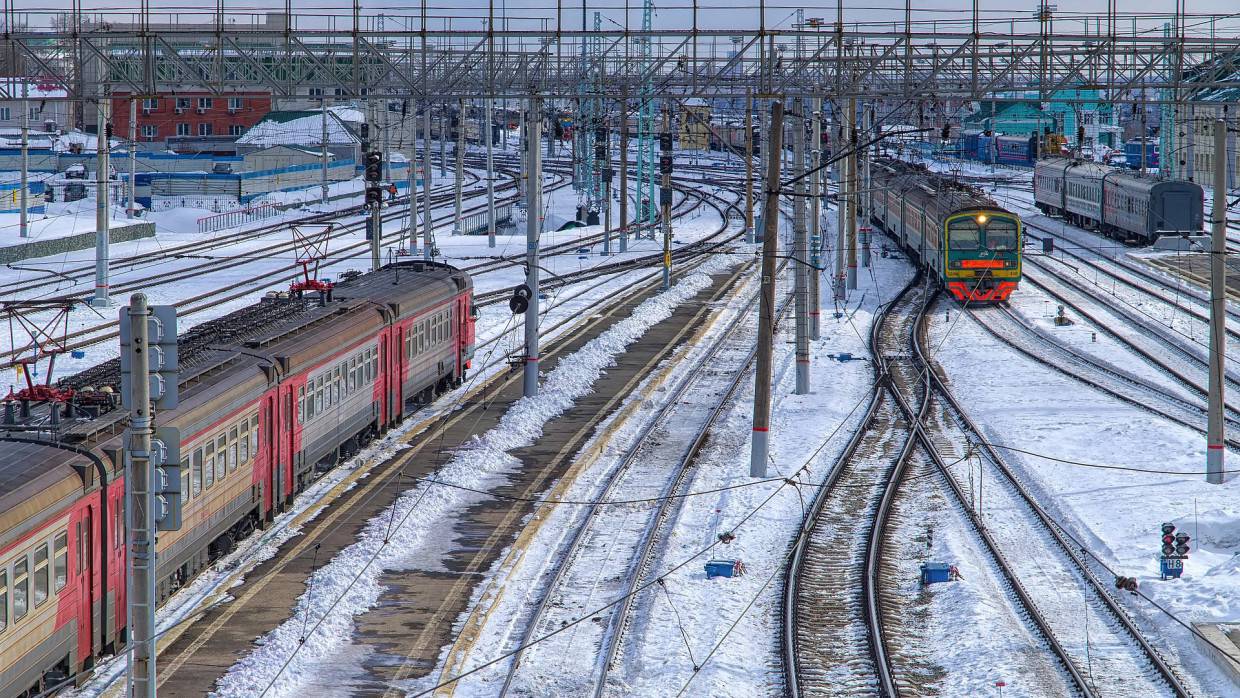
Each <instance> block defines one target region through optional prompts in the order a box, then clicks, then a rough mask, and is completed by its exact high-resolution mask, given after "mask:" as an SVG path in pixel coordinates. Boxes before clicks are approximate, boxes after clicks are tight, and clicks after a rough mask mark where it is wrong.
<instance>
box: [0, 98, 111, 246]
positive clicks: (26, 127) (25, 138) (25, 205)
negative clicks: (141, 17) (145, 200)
mask: <svg viewBox="0 0 1240 698" xmlns="http://www.w3.org/2000/svg"><path fill="white" fill-rule="evenodd" d="M27 89H28V83H27V80H26V78H22V106H21V110H22V122H21V123H22V167H21V169H22V174H21V191H20V192H19V193H18V198H20V199H21V203H20V207H21V215H20V216H19V218H20V220H19V222H18V225H17V231H18V233H17V234H18V236H19V237H24V238H28V237H30V213H29V210H28V209H29V199H28V197H27V193H26V190H27V189H29V188H30V103H29V102H27V101H26V97H27V95H28V94H29V93H28V92H27ZM129 124H130V126H129V130H130V132H131V133H132V132H133V111H132V110H131V111H130V113H129ZM130 198H131V200H132V195H131V197H130Z"/></svg>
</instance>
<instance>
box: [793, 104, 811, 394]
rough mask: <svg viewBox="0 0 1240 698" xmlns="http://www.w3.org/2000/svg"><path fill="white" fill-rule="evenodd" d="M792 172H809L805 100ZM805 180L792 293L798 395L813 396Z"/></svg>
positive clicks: (799, 109) (797, 204) (796, 211)
mask: <svg viewBox="0 0 1240 698" xmlns="http://www.w3.org/2000/svg"><path fill="white" fill-rule="evenodd" d="M793 104H794V106H793V109H794V110H795V111H796V115H795V116H796V118H795V119H794V120H793V128H792V151H793V152H792V158H793V161H792V171H793V173H795V175H796V176H798V177H800V176H801V175H803V174H804V173H805V126H806V123H805V100H803V99H798V100H796V102H794V103H793ZM805 193H806V192H805V178H804V177H801V178H800V179H798V180H797V182H796V185H795V189H794V190H793V199H792V249H793V252H792V254H793V258H792V266H793V273H792V294H793V305H794V308H793V309H794V311H795V312H796V337H795V339H796V361H797V383H796V394H797V395H806V394H808V393H809V267H807V266H806V264H807V263H808V262H809V245H808V241H807V234H806V229H805Z"/></svg>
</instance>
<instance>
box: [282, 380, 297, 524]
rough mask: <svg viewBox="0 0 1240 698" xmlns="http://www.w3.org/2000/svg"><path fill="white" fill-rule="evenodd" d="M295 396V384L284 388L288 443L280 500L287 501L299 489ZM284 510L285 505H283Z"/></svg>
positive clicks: (286, 440)
mask: <svg viewBox="0 0 1240 698" xmlns="http://www.w3.org/2000/svg"><path fill="white" fill-rule="evenodd" d="M295 404H296V403H295V398H294V397H293V386H291V385H290V386H288V387H287V388H285V389H284V405H283V410H284V415H283V416H284V419H283V424H284V441H285V443H287V444H288V450H287V457H286V458H285V459H284V460H283V461H281V463H280V468H279V469H280V490H279V491H280V501H281V503H283V502H285V501H287V498H288V497H289V496H291V495H292V494H293V493H294V492H296V491H297V478H296V475H295V473H296V467H295V465H296V459H297V441H296V438H295V435H294V434H293V414H294V410H293V407H294V405H295ZM281 510H283V507H281Z"/></svg>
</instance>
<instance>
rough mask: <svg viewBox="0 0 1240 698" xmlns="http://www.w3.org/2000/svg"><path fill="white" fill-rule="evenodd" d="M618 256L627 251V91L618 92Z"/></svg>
mask: <svg viewBox="0 0 1240 698" xmlns="http://www.w3.org/2000/svg"><path fill="white" fill-rule="evenodd" d="M616 111H617V113H619V114H620V254H624V253H625V252H628V250H629V91H628V90H627V89H621V90H620V108H619V109H617V110H616Z"/></svg>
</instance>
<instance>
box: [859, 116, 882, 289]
mask: <svg viewBox="0 0 1240 698" xmlns="http://www.w3.org/2000/svg"><path fill="white" fill-rule="evenodd" d="M874 130H875V126H874V107H873V106H870V108H868V109H866V112H865V140H866V141H869V140H871V139H872V138H874V137H875V136H876V135H878V134H877V133H875V132H874ZM872 148H874V146H873V145H867V146H866V147H865V149H864V150H863V151H862V158H863V159H862V161H861V166H862V170H861V192H862V193H861V197H862V198H861V202H862V203H861V266H862V267H865V268H867V269H868V268H869V266H870V239H871V231H872V230H873V229H874V228H873V225H872V224H871V222H870V216H871V213H872V212H873V211H874V208H873V205H874V192H873V191H871V190H870V160H871V159H873V158H872V157H871V149H872Z"/></svg>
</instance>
